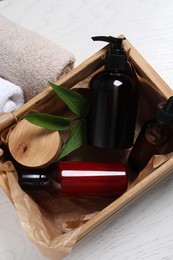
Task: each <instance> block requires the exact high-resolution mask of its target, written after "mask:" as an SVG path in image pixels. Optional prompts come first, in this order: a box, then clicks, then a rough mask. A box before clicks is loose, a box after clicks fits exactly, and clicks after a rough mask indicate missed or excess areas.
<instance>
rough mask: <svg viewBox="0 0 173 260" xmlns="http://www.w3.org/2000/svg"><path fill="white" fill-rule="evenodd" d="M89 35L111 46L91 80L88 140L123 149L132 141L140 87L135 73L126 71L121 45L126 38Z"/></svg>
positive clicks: (100, 144)
mask: <svg viewBox="0 0 173 260" xmlns="http://www.w3.org/2000/svg"><path fill="white" fill-rule="evenodd" d="M92 39H93V40H94V41H106V42H109V43H110V49H109V50H108V52H107V54H106V57H105V69H104V70H103V71H101V72H99V73H98V74H96V75H95V76H94V77H93V78H92V79H91V81H90V96H89V105H88V116H87V120H86V135H87V141H88V144H89V145H93V146H96V147H100V148H108V149H109V148H110V149H111V148H115V149H126V148H129V147H131V146H132V145H133V141H134V132H135V124H136V115H137V106H138V92H139V89H138V84H137V79H136V77H135V75H134V73H133V72H132V73H129V68H130V67H129V66H128V63H127V55H126V52H125V51H124V49H123V48H122V41H123V40H125V38H114V37H111V36H109V37H107V36H98V37H92ZM127 68H128V70H127Z"/></svg>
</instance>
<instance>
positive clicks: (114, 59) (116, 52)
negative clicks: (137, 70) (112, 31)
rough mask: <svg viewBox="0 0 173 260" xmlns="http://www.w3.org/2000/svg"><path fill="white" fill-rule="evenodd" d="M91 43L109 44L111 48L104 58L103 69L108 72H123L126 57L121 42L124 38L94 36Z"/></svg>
mask: <svg viewBox="0 0 173 260" xmlns="http://www.w3.org/2000/svg"><path fill="white" fill-rule="evenodd" d="M92 39H93V41H104V42H109V43H110V44H111V47H110V49H109V51H108V52H107V54H106V57H105V69H106V70H108V71H116V72H119V71H125V70H126V64H127V55H126V53H125V51H124V49H123V48H122V41H123V40H125V39H126V38H115V37H112V36H94V37H92Z"/></svg>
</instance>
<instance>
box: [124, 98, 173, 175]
mask: <svg viewBox="0 0 173 260" xmlns="http://www.w3.org/2000/svg"><path fill="white" fill-rule="evenodd" d="M172 123H173V97H170V98H169V99H168V101H167V103H164V104H162V105H161V106H160V107H159V109H158V112H157V114H156V118H155V119H153V120H150V121H147V122H146V123H145V124H144V125H143V127H142V129H141V131H140V133H139V135H138V137H137V139H136V142H135V144H134V146H133V148H132V150H131V152H130V155H129V158H128V163H129V166H130V168H131V169H132V170H134V171H141V170H142V169H143V168H144V167H145V166H146V165H147V163H148V162H149V160H150V158H151V157H152V156H153V155H155V154H163V153H164V149H163V148H164V146H166V144H167V143H168V142H169V139H170V136H171V130H170V126H171V124H172Z"/></svg>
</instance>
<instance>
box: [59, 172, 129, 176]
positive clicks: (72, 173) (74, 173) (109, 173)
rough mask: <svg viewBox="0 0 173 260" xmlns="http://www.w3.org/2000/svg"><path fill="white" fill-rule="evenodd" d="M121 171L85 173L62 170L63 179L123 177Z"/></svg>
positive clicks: (123, 173)
mask: <svg viewBox="0 0 173 260" xmlns="http://www.w3.org/2000/svg"><path fill="white" fill-rule="evenodd" d="M124 175H126V173H125V172H123V171H85V170H63V171H62V176H63V177H95V176H124Z"/></svg>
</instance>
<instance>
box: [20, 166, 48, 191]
mask: <svg viewBox="0 0 173 260" xmlns="http://www.w3.org/2000/svg"><path fill="white" fill-rule="evenodd" d="M49 182H50V178H49V176H48V174H47V173H46V171H45V169H29V170H21V171H20V172H19V184H20V186H21V188H22V189H23V190H26V191H32V190H46V189H47V187H49Z"/></svg>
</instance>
